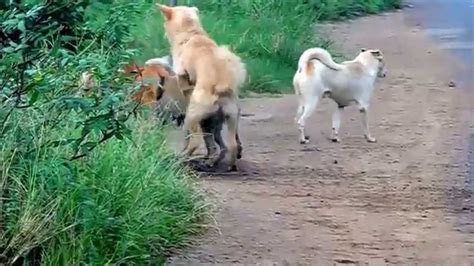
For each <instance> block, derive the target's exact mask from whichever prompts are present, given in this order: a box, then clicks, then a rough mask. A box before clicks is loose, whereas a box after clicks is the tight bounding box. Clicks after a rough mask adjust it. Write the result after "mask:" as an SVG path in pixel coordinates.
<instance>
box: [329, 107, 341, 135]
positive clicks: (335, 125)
mask: <svg viewBox="0 0 474 266" xmlns="http://www.w3.org/2000/svg"><path fill="white" fill-rule="evenodd" d="M343 110H344V107H340V106H338V107H337V109H336V110H334V113H333V114H332V134H331V140H332V141H333V142H339V141H340V139H339V128H340V127H341V114H342V111H343Z"/></svg>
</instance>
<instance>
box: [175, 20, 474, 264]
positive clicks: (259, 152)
mask: <svg viewBox="0 0 474 266" xmlns="http://www.w3.org/2000/svg"><path fill="white" fill-rule="evenodd" d="M325 29H326V31H327V32H328V33H329V35H330V36H331V37H332V38H333V39H334V40H335V41H336V43H339V44H342V46H343V47H342V49H343V51H345V52H346V54H347V55H348V57H351V56H354V55H355V54H356V52H357V51H358V49H359V48H360V47H367V48H380V49H382V51H383V52H384V54H385V57H386V61H387V64H388V68H389V71H390V72H389V77H387V78H386V79H384V80H381V81H380V83H379V84H378V85H377V87H378V88H377V90H376V92H375V95H374V97H373V98H372V107H371V109H370V112H369V113H370V118H371V122H370V123H371V129H372V133H373V135H374V136H375V137H376V138H377V140H378V142H377V143H375V144H370V143H367V142H365V141H364V138H363V136H362V128H361V126H360V122H359V113H358V111H357V109H356V108H349V109H348V110H347V111H345V113H344V114H343V123H342V128H341V140H342V143H339V144H338V143H332V142H330V141H329V140H328V136H329V134H330V117H331V111H332V110H333V108H335V106H334V105H333V103H331V102H330V101H329V100H324V101H323V103H322V104H321V106H320V107H319V108H318V112H317V113H316V114H315V115H314V116H313V117H312V118H311V119H310V120H309V121H310V122H309V123H308V124H309V125H308V133H309V135H310V136H311V140H312V143H311V144H308V145H300V144H299V143H298V132H297V128H296V125H295V123H294V121H293V117H294V114H295V108H296V99H295V98H294V96H291V95H289V96H284V97H281V98H259V99H247V100H244V101H243V110H244V113H252V114H255V116H254V117H248V118H245V119H243V121H242V126H241V134H242V138H243V143H244V149H245V150H244V162H242V164H241V166H242V168H243V171H244V173H242V175H235V176H220V177H219V176H217V177H207V178H203V181H202V184H203V186H204V187H205V188H206V189H207V190H208V191H209V192H210V193H211V195H212V196H211V197H213V199H214V200H215V202H216V205H217V206H218V211H217V214H216V225H217V226H218V230H210V232H209V233H208V234H207V235H206V236H204V238H203V239H202V240H201V241H199V242H197V243H196V246H195V247H193V248H191V249H188V250H186V251H185V252H184V255H181V256H178V257H174V258H172V259H171V260H170V263H171V264H175V265H176V264H178V265H202V264H217V265H238V264H244V265H256V264H259V265H274V264H276V265H338V264H342V265H351V264H356V265H366V264H369V265H386V264H398V265H435V264H436V265H473V264H474V214H473V213H472V212H473V202H472V198H471V197H472V191H470V190H469V188H468V187H466V180H465V179H466V177H467V169H468V167H467V159H466V158H467V155H466V153H467V152H468V151H467V140H468V138H467V136H468V133H469V127H470V126H471V127H472V120H471V121H470V122H469V113H470V112H471V111H472V109H470V106H469V100H470V99H472V98H471V97H472V95H468V94H467V92H466V91H463V90H461V89H453V88H449V87H448V85H447V84H448V83H449V81H450V79H452V78H453V75H452V74H451V73H452V72H451V71H453V70H455V69H457V67H458V65H457V64H456V62H455V61H454V60H453V59H452V58H450V57H449V56H447V55H446V54H444V53H443V52H441V51H440V50H439V49H438V48H436V46H435V45H434V44H432V43H431V42H430V41H429V40H428V39H427V38H426V36H425V34H424V33H423V31H422V30H421V29H420V28H418V27H417V26H416V25H412V24H411V23H410V21H409V20H407V18H406V17H405V15H404V13H401V12H400V13H394V14H388V15H382V16H375V17H368V18H362V19H358V20H356V21H353V22H350V23H346V24H338V25H333V26H328V27H325Z"/></svg>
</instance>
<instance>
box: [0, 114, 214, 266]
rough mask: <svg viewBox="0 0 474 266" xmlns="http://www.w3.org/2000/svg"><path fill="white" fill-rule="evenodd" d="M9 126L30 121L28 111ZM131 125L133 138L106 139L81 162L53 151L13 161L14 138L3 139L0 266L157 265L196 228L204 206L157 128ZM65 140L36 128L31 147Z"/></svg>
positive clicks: (150, 124) (0, 156)
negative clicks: (23, 265) (30, 265)
mask: <svg viewBox="0 0 474 266" xmlns="http://www.w3.org/2000/svg"><path fill="white" fill-rule="evenodd" d="M16 119H18V121H19V122H20V124H21V123H31V122H33V123H34V122H35V118H34V115H33V114H30V115H28V116H24V117H22V118H16ZM133 123H134V125H132V128H134V129H135V131H134V134H133V137H132V139H131V140H129V141H120V140H117V139H115V140H112V141H110V142H108V143H106V144H105V145H104V146H103V147H101V148H99V149H97V150H95V151H93V152H92V154H90V156H89V157H87V159H85V160H83V161H80V162H70V161H68V160H65V159H64V158H65V153H66V152H67V151H64V150H62V149H59V148H57V149H52V148H48V149H38V151H37V153H36V154H35V158H30V159H26V158H21V157H18V156H16V154H15V149H16V147H14V144H15V142H14V141H13V139H12V138H13V135H11V138H9V139H4V140H2V142H1V144H0V160H1V164H0V169H1V176H0V186H1V187H0V188H1V189H0V191H2V195H0V205H1V207H2V208H1V209H2V210H3V213H2V214H1V216H0V223H1V224H2V227H1V230H0V240H1V241H0V243H1V244H2V245H1V246H2V248H3V249H2V250H0V256H1V257H0V258H1V261H2V263H6V262H8V263H13V262H14V263H22V262H24V263H34V262H37V263H41V264H43V265H79V264H88V265H89V264H91V265H105V264H129V263H134V264H149V263H153V264H155V263H158V264H160V263H163V262H164V259H165V257H166V256H167V254H168V252H169V250H170V249H171V248H174V247H178V246H179V245H182V243H183V242H184V240H185V239H186V238H187V237H188V236H189V235H190V234H195V233H197V232H199V231H200V229H201V227H200V223H201V222H202V221H203V217H204V215H206V211H205V209H206V205H205V202H204V200H203V198H202V194H201V193H199V191H198V190H196V186H195V185H194V183H193V181H192V176H191V175H190V173H189V172H188V171H187V170H186V169H185V168H183V167H182V165H181V164H180V163H179V160H177V158H176V157H175V156H174V154H173V153H172V152H171V151H170V150H169V149H168V148H167V145H166V143H165V136H164V133H163V132H164V131H163V130H162V129H161V128H156V126H155V124H156V123H155V122H152V121H149V120H143V119H141V120H140V121H135V122H133ZM18 130H20V128H18ZM63 130H64V131H69V130H73V129H72V128H65V129H63ZM18 133H20V132H18ZM65 133H67V132H46V131H44V132H42V133H41V135H38V136H37V138H36V139H37V140H36V143H35V145H37V146H38V147H39V146H41V145H42V142H43V140H45V139H47V138H48V137H49V136H48V135H50V134H65Z"/></svg>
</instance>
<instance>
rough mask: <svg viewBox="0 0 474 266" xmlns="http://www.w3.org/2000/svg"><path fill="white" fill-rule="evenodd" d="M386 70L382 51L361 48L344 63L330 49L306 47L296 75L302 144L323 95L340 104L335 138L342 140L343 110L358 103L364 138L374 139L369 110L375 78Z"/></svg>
mask: <svg viewBox="0 0 474 266" xmlns="http://www.w3.org/2000/svg"><path fill="white" fill-rule="evenodd" d="M386 73H387V71H386V69H385V64H384V60H383V55H382V52H380V51H379V50H365V49H362V50H361V52H360V53H359V55H358V56H357V57H356V58H355V59H354V60H352V61H346V62H343V63H341V64H338V63H336V62H334V61H333V59H332V57H331V55H330V54H329V52H328V51H326V50H324V49H322V48H311V49H308V50H306V51H305V52H304V53H303V54H302V55H301V57H300V60H299V62H298V71H297V72H296V74H295V76H294V78H293V86H294V89H295V93H296V95H298V98H299V99H298V100H299V104H298V111H297V115H296V120H297V122H298V126H299V130H300V143H301V144H305V143H308V142H309V137H308V136H306V135H305V132H304V127H305V122H306V119H308V117H310V116H311V114H312V113H313V112H314V111H315V109H316V107H317V105H318V102H319V100H320V99H321V98H323V97H329V98H331V99H333V100H334V101H335V102H336V104H337V106H338V108H337V109H336V111H335V112H334V114H333V116H332V135H331V139H332V141H334V142H338V141H339V137H338V132H339V127H340V125H341V112H342V110H343V109H344V107H346V106H348V105H350V104H351V103H353V102H355V103H357V104H358V106H359V110H360V112H361V114H362V124H363V127H364V130H365V132H364V135H365V138H366V140H367V141H368V142H375V141H376V140H375V138H373V137H372V136H371V135H370V132H369V122H368V115H367V111H368V108H369V100H370V97H371V95H372V91H373V89H374V83H375V79H376V78H377V77H381V78H383V77H385V76H386Z"/></svg>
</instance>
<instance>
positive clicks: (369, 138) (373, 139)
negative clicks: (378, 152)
mask: <svg viewBox="0 0 474 266" xmlns="http://www.w3.org/2000/svg"><path fill="white" fill-rule="evenodd" d="M365 139H366V140H367V142H368V143H376V142H377V139H375V138H374V137H371V136H365Z"/></svg>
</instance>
